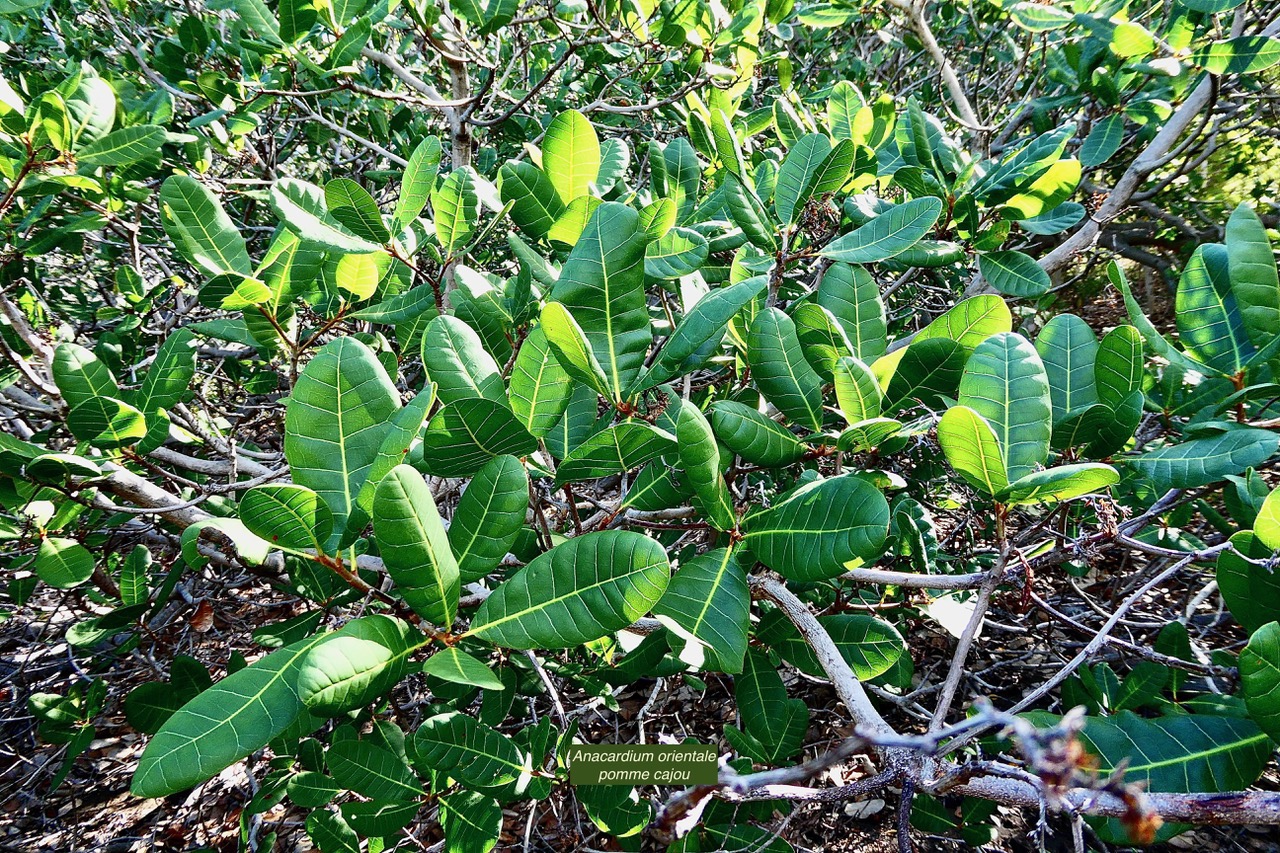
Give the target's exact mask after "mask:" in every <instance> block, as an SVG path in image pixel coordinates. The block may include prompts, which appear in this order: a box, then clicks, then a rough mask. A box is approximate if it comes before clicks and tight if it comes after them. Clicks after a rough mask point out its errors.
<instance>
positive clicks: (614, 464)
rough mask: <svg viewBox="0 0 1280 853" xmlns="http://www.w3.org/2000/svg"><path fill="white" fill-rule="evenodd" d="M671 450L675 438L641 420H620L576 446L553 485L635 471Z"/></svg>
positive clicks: (561, 467) (558, 470)
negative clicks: (620, 421)
mask: <svg viewBox="0 0 1280 853" xmlns="http://www.w3.org/2000/svg"><path fill="white" fill-rule="evenodd" d="M674 447H675V437H674V436H672V435H671V433H669V432H666V431H664V430H660V429H658V428H657V427H655V426H652V425H650V424H647V423H645V422H644V421H624V422H622V423H620V424H617V425H616V426H611V427H609V428H608V429H604V430H601V431H600V432H598V433H596V434H595V435H593V436H591V437H590V438H588V439H587V440H586V441H584V442H582V443H581V444H579V445H578V446H577V447H575V448H574V449H573V451H572V452H571V453H570V454H569V455H568V456H566V457H565V458H564V461H563V462H561V463H560V466H559V467H558V468H556V484H557V485H562V484H564V483H568V482H571V481H573V480H591V479H595V478H597V477H604V476H606V475H608V474H619V473H622V472H623V471H630V470H632V469H633V468H639V467H640V466H641V465H643V464H645V463H646V462H649V461H650V460H652V459H656V458H657V457H658V456H661V455H662V454H663V453H666V452H667V451H668V450H672V449H674Z"/></svg>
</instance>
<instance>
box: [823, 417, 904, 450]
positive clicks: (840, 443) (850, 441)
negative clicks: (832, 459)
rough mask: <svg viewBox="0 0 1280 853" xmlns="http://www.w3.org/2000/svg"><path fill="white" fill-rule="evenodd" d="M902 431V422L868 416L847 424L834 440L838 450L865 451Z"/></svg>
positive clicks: (876, 447)
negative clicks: (846, 427)
mask: <svg viewBox="0 0 1280 853" xmlns="http://www.w3.org/2000/svg"><path fill="white" fill-rule="evenodd" d="M900 432H902V424H901V423H900V422H898V421H896V420H894V419H893V418H868V419H867V420H865V421H858V422H856V423H854V424H852V425H850V426H849V428H848V429H846V430H845V431H844V432H842V433H840V437H839V438H838V439H837V440H836V446H837V447H838V448H839V449H840V450H844V451H852V452H854V453H866V452H869V451H872V450H877V449H879V447H880V445H881V444H883V443H884V442H886V441H888V440H889V439H891V438H893V437H894V436H895V435H897V434H898V433H900Z"/></svg>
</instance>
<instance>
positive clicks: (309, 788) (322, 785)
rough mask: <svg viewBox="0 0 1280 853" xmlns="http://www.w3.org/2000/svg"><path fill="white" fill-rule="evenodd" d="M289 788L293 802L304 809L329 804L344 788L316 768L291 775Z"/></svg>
mask: <svg viewBox="0 0 1280 853" xmlns="http://www.w3.org/2000/svg"><path fill="white" fill-rule="evenodd" d="M287 789H288V792H289V799H290V800H292V801H293V804H294V805H295V806H301V807H302V808H304V809H315V808H319V807H321V806H324V805H328V804H329V803H330V802H332V801H333V798H334V797H336V796H337V795H338V791H340V790H342V788H341V786H339V785H338V783H337V782H335V781H334V780H333V779H332V778H331V777H329V776H326V775H325V774H323V773H318V772H316V771H314V770H304V771H302V772H301V773H298V774H296V775H294V776H291V777H289V782H288V785H287Z"/></svg>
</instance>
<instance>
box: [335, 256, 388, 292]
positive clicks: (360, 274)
mask: <svg viewBox="0 0 1280 853" xmlns="http://www.w3.org/2000/svg"><path fill="white" fill-rule="evenodd" d="M388 260H389V258H388V256H387V255H381V254H377V255H375V254H366V255H343V256H342V257H340V258H339V259H338V263H337V264H335V265H334V267H333V282H334V284H336V285H337V286H338V287H339V288H341V289H342V290H345V291H347V292H348V293H350V294H352V295H353V296H355V298H356V301H358V302H360V301H363V300H365V299H368V298H369V297H371V296H373V294H375V293H377V291H378V283H379V282H380V281H381V280H382V275H383V273H384V272H385V270H386V268H387V262H388Z"/></svg>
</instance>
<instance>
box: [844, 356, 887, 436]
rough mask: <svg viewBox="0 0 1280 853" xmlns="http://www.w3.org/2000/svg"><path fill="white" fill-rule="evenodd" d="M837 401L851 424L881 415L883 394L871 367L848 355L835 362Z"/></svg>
mask: <svg viewBox="0 0 1280 853" xmlns="http://www.w3.org/2000/svg"><path fill="white" fill-rule="evenodd" d="M835 386H836V403H837V404H838V405H839V406H840V413H841V414H842V415H844V419H845V420H846V421H848V422H849V423H850V424H855V423H857V422H859V421H865V420H870V419H871V418H878V417H880V404H881V400H882V399H883V395H882V394H881V393H880V384H879V383H878V382H876V377H875V374H873V373H872V372H871V368H870V367H867V365H865V364H863V363H862V362H861V361H860V360H858V359H857V358H854V357H852V356H846V357H845V358H842V359H840V360H839V361H837V362H836V364H835Z"/></svg>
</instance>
